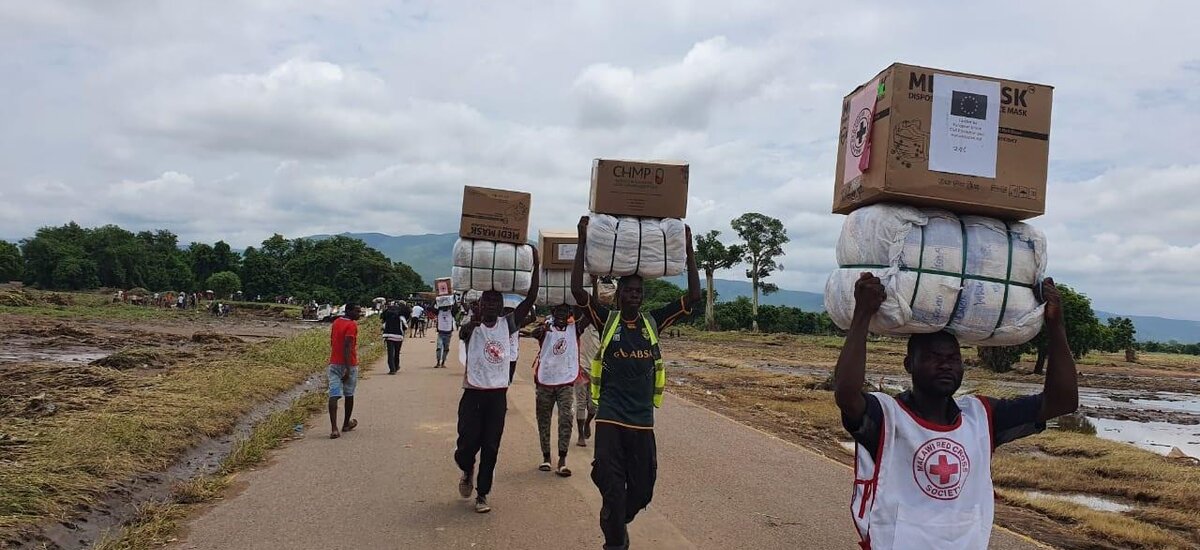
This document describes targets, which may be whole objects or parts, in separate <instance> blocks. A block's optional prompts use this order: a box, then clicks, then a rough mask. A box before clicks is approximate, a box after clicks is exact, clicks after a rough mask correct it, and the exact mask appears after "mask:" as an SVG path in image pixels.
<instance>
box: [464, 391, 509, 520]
mask: <svg viewBox="0 0 1200 550" xmlns="http://www.w3.org/2000/svg"><path fill="white" fill-rule="evenodd" d="M507 412H508V390H506V389H505V390H469V389H464V390H463V395H462V399H460V400H459V402H458V443H457V445H456V446H455V448H454V462H456V463H458V468H459V469H460V470H462V471H464V472H467V473H468V474H469V473H471V472H474V471H475V455H476V454H478V455H479V474H478V476H477V477H476V480H475V488H476V490H477V492H478V493H479V495H480V496H487V494H488V493H490V492H491V491H492V476H493V475H494V474H495V472H496V456H497V455H498V454H500V437H501V436H503V435H504V415H505V413H507Z"/></svg>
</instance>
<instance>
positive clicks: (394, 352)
mask: <svg viewBox="0 0 1200 550" xmlns="http://www.w3.org/2000/svg"><path fill="white" fill-rule="evenodd" d="M384 342H386V343H387V361H388V372H396V371H398V370H400V346H403V345H404V341H392V340H388V339H386V338H385V339H384Z"/></svg>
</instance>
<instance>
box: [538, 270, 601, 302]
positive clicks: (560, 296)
mask: <svg viewBox="0 0 1200 550" xmlns="http://www.w3.org/2000/svg"><path fill="white" fill-rule="evenodd" d="M540 278H541V282H539V283H538V284H539V285H540V288H538V299H537V305H539V306H549V307H554V306H557V305H559V304H567V305H570V306H574V305H578V304H576V303H575V296H574V295H573V294H571V272H570V271H568V270H565V269H542V274H541V277H540ZM583 289H584V290H585V291H587V293H588V294H591V292H592V277H591V276H590V275H588V274H587V273H584V274H583Z"/></svg>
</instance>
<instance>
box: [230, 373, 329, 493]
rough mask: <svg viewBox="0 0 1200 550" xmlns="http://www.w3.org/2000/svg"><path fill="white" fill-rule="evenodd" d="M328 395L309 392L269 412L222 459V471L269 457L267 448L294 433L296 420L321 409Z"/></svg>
mask: <svg viewBox="0 0 1200 550" xmlns="http://www.w3.org/2000/svg"><path fill="white" fill-rule="evenodd" d="M327 402H328V399H327V398H326V397H325V394H323V393H320V392H312V393H307V394H305V395H304V396H302V397H300V398H299V399H297V400H296V401H295V402H293V403H292V406H290V407H288V408H287V409H284V410H282V411H279V412H276V413H275V414H272V415H270V416H268V417H267V418H266V419H265V420H263V421H262V422H259V423H258V424H257V425H255V426H254V431H253V432H252V433H251V434H250V437H248V438H246V439H243V440H241V441H238V442H237V443H236V444H235V445H234V447H233V450H232V451H230V453H229V456H227V457H225V460H224V461H222V462H221V471H222V472H223V473H227V474H229V473H233V472H236V471H238V470H241V469H243V468H246V467H247V466H253V465H255V464H258V463H260V462H262V461H263V459H264V458H266V454H267V451H269V450H271V449H274V448H275V447H278V446H279V444H280V443H282V442H283V441H284V440H286V439H287V438H289V437H291V436H292V434H293V433H294V431H295V426H296V425H297V424H303V423H304V421H305V420H306V419H307V418H308V417H310V416H312V414H313V413H315V412H317V411H319V410H321V408H323V407H324V406H325V405H326V403H327Z"/></svg>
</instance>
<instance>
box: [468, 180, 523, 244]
mask: <svg viewBox="0 0 1200 550" xmlns="http://www.w3.org/2000/svg"><path fill="white" fill-rule="evenodd" d="M532 201H533V198H532V197H531V196H530V194H529V193H523V192H520V191H505V190H503V189H488V188H485V187H472V186H469V185H467V186H463V206H462V221H461V223H460V224H459V229H458V236H460V237H462V238H464V239H475V240H485V241H496V242H504V243H513V244H525V242H526V239H527V238H528V235H529V208H530V205H531V203H532Z"/></svg>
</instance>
